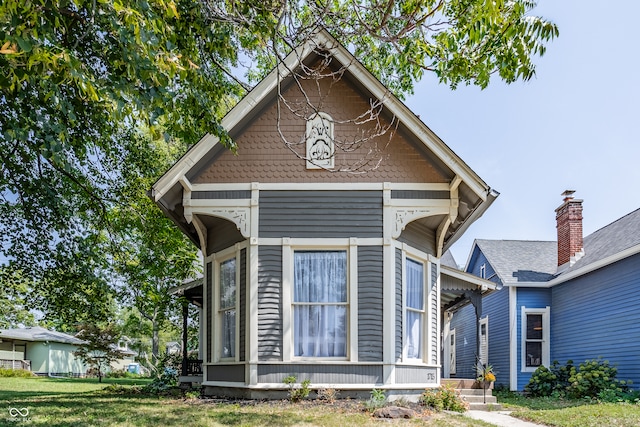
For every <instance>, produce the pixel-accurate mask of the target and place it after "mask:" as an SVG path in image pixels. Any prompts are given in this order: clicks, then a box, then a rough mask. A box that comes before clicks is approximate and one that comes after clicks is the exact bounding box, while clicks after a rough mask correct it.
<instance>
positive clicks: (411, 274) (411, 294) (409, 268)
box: [405, 259, 424, 359]
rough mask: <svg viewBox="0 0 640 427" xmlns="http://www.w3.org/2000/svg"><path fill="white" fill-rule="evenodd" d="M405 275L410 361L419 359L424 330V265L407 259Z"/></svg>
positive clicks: (406, 331) (406, 326) (408, 353)
mask: <svg viewBox="0 0 640 427" xmlns="http://www.w3.org/2000/svg"><path fill="white" fill-rule="evenodd" d="M405 273H406V279H407V281H406V284H407V289H406V291H407V307H406V308H407V309H406V325H405V333H406V337H405V339H406V345H407V357H408V358H410V359H421V358H422V331H423V329H424V328H423V325H422V322H423V311H424V282H423V281H424V265H423V264H422V263H419V262H415V261H412V260H410V259H407V262H406V268H405ZM412 309H413V310H412ZM415 310H419V311H415Z"/></svg>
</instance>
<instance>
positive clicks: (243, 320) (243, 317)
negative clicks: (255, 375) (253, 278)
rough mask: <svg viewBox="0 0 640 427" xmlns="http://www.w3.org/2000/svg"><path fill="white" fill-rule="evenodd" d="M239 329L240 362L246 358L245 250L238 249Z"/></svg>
mask: <svg viewBox="0 0 640 427" xmlns="http://www.w3.org/2000/svg"><path fill="white" fill-rule="evenodd" d="M239 291H240V292H239V294H240V295H239V299H240V301H239V302H240V321H239V323H240V330H239V331H238V340H239V341H240V342H239V344H240V351H239V354H238V356H239V358H240V361H241V362H244V361H245V360H246V351H245V347H246V342H245V341H246V331H247V250H246V249H242V250H241V251H240V289H239Z"/></svg>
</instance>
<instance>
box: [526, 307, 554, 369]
mask: <svg viewBox="0 0 640 427" xmlns="http://www.w3.org/2000/svg"><path fill="white" fill-rule="evenodd" d="M550 312H551V308H550V307H549V306H546V307H545V308H527V307H525V306H522V307H520V363H521V365H520V372H535V370H536V369H538V366H530V367H527V366H526V357H527V355H526V354H525V353H526V343H527V331H526V325H527V324H526V320H527V315H529V314H540V315H542V340H541V342H542V360H541V361H540V362H541V364H540V366H547V367H548V366H549V358H550V353H551V351H550V348H549V347H550V331H549V327H550V323H551V322H550V321H549V320H550V319H549V318H550Z"/></svg>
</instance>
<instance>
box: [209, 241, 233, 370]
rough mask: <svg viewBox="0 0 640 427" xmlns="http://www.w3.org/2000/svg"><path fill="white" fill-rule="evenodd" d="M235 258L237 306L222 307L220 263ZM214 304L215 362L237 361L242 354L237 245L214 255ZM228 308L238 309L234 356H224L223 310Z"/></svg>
mask: <svg viewBox="0 0 640 427" xmlns="http://www.w3.org/2000/svg"><path fill="white" fill-rule="evenodd" d="M231 259H235V263H236V264H235V270H236V271H235V276H236V277H235V283H236V290H235V306H234V307H227V308H225V309H222V308H221V307H220V285H221V284H220V265H221V264H223V263H225V262H227V261H229V260H231ZM213 283H214V285H213V289H214V295H213V298H214V299H213V304H214V313H215V325H214V330H215V331H216V335H217V336H216V337H215V338H213V339H214V341H213V343H214V346H213V349H212V351H213V361H214V362H231V361H234V362H237V361H238V360H239V355H240V339H239V338H240V334H239V332H240V251H239V250H238V249H237V248H236V247H232V248H228V249H226V250H224V251H221V252H219V253H217V254H215V255H214V256H213ZM227 310H235V311H236V321H235V336H236V337H235V349H234V356H233V357H222V336H223V334H222V324H223V322H222V316H223V312H224V311H227ZM209 338H210V339H212V337H211V334H209Z"/></svg>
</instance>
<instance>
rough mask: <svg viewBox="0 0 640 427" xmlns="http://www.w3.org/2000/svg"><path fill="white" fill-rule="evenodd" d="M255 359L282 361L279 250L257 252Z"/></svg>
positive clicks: (260, 250)
mask: <svg viewBox="0 0 640 427" xmlns="http://www.w3.org/2000/svg"><path fill="white" fill-rule="evenodd" d="M258 359H259V360H282V247H280V246H260V249H259V252H258Z"/></svg>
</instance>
